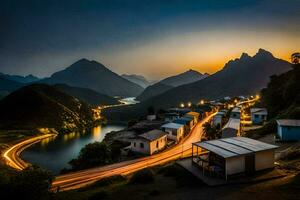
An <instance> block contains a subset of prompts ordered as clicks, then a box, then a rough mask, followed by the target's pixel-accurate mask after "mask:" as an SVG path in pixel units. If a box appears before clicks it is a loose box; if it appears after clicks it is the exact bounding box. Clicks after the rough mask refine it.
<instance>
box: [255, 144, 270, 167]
mask: <svg viewBox="0 0 300 200" xmlns="http://www.w3.org/2000/svg"><path fill="white" fill-rule="evenodd" d="M272 167H274V149H271V150H267V151H260V152H256V154H255V170H256V171H258V170H262V169H268V168H272Z"/></svg>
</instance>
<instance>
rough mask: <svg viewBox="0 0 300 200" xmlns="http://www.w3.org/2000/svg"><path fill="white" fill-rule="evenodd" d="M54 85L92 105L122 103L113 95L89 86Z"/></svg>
mask: <svg viewBox="0 0 300 200" xmlns="http://www.w3.org/2000/svg"><path fill="white" fill-rule="evenodd" d="M54 87H55V88H56V89H58V90H60V91H62V92H64V93H66V94H69V95H71V96H73V97H76V98H77V99H79V100H81V101H83V102H85V103H88V104H90V105H92V106H96V105H114V104H119V103H120V102H119V101H118V100H116V99H115V98H113V97H110V96H108V95H105V94H100V93H98V92H96V91H94V90H91V89H87V88H78V87H72V86H68V85H66V84H56V85H54Z"/></svg>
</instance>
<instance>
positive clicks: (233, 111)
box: [230, 107, 241, 119]
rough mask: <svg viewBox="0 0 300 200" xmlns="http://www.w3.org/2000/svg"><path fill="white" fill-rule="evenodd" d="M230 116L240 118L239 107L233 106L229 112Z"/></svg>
mask: <svg viewBox="0 0 300 200" xmlns="http://www.w3.org/2000/svg"><path fill="white" fill-rule="evenodd" d="M230 118H235V119H241V108H239V107H235V108H233V109H232V111H231V113H230Z"/></svg>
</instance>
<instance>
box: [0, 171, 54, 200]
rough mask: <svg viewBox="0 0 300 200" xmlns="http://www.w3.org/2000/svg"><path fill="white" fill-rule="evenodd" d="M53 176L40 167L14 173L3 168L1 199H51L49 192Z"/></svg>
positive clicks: (0, 174) (0, 183) (1, 173)
mask: <svg viewBox="0 0 300 200" xmlns="http://www.w3.org/2000/svg"><path fill="white" fill-rule="evenodd" d="M52 179H53V177H52V175H51V174H50V173H49V172H47V171H45V170H43V169H41V168H38V167H29V168H27V169H25V170H22V171H14V170H11V169H7V168H5V167H4V166H1V170H0V196H1V199H17V198H20V197H21V198H22V199H28V200H29V199H30V200H35V199H36V200H40V199H50V198H51V193H50V191H49V189H50V186H51V182H52Z"/></svg>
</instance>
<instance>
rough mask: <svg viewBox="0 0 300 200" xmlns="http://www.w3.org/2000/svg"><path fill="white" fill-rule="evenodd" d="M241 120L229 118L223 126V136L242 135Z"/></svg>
mask: <svg viewBox="0 0 300 200" xmlns="http://www.w3.org/2000/svg"><path fill="white" fill-rule="evenodd" d="M240 132H241V120H239V119H235V118H229V120H228V122H227V124H225V126H224V127H223V128H222V138H229V137H236V136H240Z"/></svg>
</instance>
